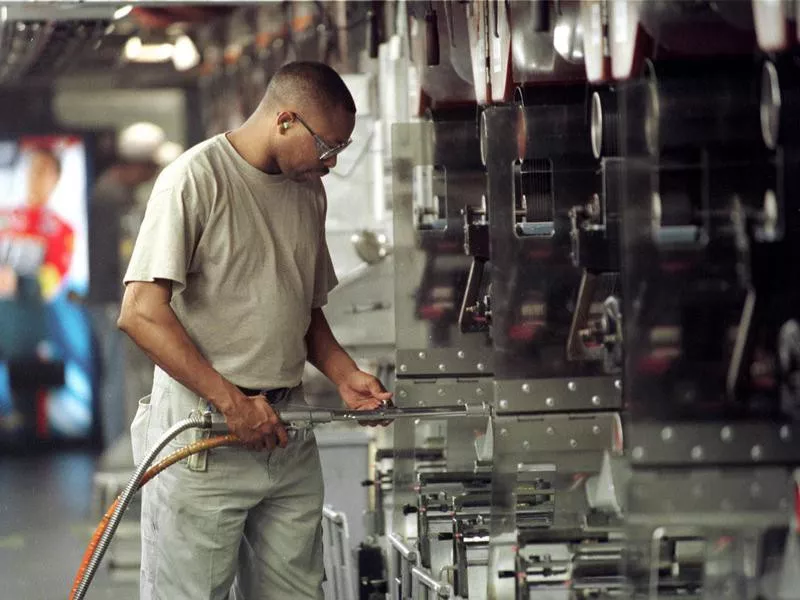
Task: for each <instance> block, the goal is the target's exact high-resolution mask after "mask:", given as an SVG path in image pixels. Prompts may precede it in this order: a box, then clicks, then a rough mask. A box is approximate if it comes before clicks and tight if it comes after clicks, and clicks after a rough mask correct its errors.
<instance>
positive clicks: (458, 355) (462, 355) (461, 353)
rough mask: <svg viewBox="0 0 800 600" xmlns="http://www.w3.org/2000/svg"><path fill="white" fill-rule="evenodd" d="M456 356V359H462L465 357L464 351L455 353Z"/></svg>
mask: <svg viewBox="0 0 800 600" xmlns="http://www.w3.org/2000/svg"><path fill="white" fill-rule="evenodd" d="M456 356H457V357H458V358H464V356H465V354H464V351H463V350H459V351H458V352H456Z"/></svg>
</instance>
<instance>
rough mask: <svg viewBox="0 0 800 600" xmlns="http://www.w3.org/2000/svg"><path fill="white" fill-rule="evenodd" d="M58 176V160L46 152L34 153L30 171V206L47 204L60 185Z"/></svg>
mask: <svg viewBox="0 0 800 600" xmlns="http://www.w3.org/2000/svg"><path fill="white" fill-rule="evenodd" d="M58 176H59V175H58V164H57V163H56V159H55V158H53V157H52V156H51V155H49V154H47V153H45V152H34V153H33V154H32V155H31V164H30V167H29V169H28V204H29V205H31V206H43V205H45V204H47V201H48V200H49V199H50V196H51V195H52V194H53V191H54V190H55V189H56V185H57V184H58Z"/></svg>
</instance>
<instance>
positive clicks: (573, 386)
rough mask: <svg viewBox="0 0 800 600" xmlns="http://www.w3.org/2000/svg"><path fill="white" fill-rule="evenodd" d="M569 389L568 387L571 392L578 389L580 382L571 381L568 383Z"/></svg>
mask: <svg viewBox="0 0 800 600" xmlns="http://www.w3.org/2000/svg"><path fill="white" fill-rule="evenodd" d="M567 389H568V390H569V391H570V392H574V391H575V390H577V389H578V384H577V383H575V382H574V381H570V382H569V383H567Z"/></svg>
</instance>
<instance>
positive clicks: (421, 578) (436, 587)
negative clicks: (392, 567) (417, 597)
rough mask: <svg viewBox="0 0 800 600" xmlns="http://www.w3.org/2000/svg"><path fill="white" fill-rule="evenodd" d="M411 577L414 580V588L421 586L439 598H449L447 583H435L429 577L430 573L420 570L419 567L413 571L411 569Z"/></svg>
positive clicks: (449, 590) (449, 591)
mask: <svg viewBox="0 0 800 600" xmlns="http://www.w3.org/2000/svg"><path fill="white" fill-rule="evenodd" d="M411 577H412V578H413V579H414V582H415V584H416V585H415V588H416V586H423V587H425V588H427V589H428V590H430V591H432V592H433V593H434V594H436V596H437V597H439V598H449V597H450V593H451V589H450V585H449V584H447V583H443V582H441V581H437V580H436V579H434V578H433V577H432V576H431V574H430V573H428V572H427V571H425V570H423V569H421V568H420V567H414V568H413V569H411ZM415 591H416V589H415Z"/></svg>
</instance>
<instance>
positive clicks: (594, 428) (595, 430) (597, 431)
mask: <svg viewBox="0 0 800 600" xmlns="http://www.w3.org/2000/svg"><path fill="white" fill-rule="evenodd" d="M592 433H593V434H595V435H600V427H599V426H597V425H592Z"/></svg>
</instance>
